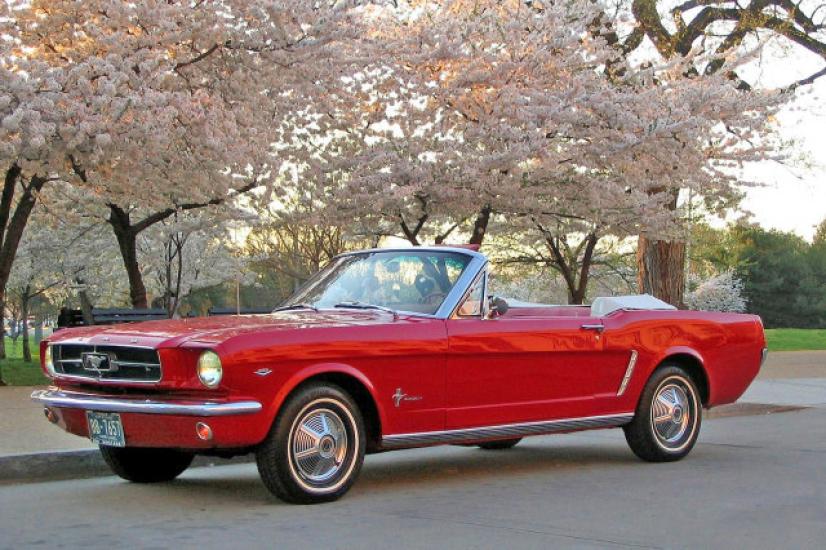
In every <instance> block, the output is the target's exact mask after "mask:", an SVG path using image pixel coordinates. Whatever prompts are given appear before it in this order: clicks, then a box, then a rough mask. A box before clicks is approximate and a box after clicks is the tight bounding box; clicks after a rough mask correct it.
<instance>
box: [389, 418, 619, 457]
mask: <svg viewBox="0 0 826 550" xmlns="http://www.w3.org/2000/svg"><path fill="white" fill-rule="evenodd" d="M633 418H634V413H633V412H630V413H625V414H612V415H604V416H587V417H583V418H566V419H563V420H547V421H546V420H543V421H539V422H523V423H519V424H502V425H498V426H485V427H481V428H467V429H461V430H445V431H436V432H419V433H406V434H396V435H388V436H385V437H383V438H382V440H381V445H382V447H384V448H386V449H398V448H403V447H420V446H425V445H440V444H442V443H462V442H469V441H481V440H485V439H495V438H506V437H521V436H526V435H544V434H551V433H555V432H566V431H573V430H583V429H590V428H612V427H617V426H622V425H623V424H627V423H629V422H631V420H632V419H633Z"/></svg>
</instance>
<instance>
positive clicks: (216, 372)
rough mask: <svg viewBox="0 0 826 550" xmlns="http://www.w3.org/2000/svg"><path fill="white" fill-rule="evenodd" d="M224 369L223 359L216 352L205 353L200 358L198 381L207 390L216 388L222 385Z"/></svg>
mask: <svg viewBox="0 0 826 550" xmlns="http://www.w3.org/2000/svg"><path fill="white" fill-rule="evenodd" d="M223 376H224V368H223V367H222V366H221V358H220V357H218V354H217V353H215V352H214V351H205V352H203V353H202V354H201V356H200V357H199V358H198V379H200V380H201V384H203V385H204V386H206V387H207V388H214V387H216V386H217V385H218V384H220V383H221V378H222V377H223Z"/></svg>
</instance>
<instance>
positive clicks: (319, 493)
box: [256, 384, 366, 504]
mask: <svg viewBox="0 0 826 550" xmlns="http://www.w3.org/2000/svg"><path fill="white" fill-rule="evenodd" d="M365 441H366V438H365V433H364V421H363V420H362V416H361V412H360V411H359V408H358V406H357V405H356V404H355V402H354V401H353V399H352V398H351V397H350V396H349V395H348V394H347V393H346V392H344V391H343V390H342V389H341V388H339V387H337V386H333V385H326V384H318V385H311V386H307V387H305V388H302V389H301V390H299V391H298V392H297V393H295V394H294V395H292V396H291V397H290V398H289V399H288V400H287V402H286V403H285V405H284V406H283V408H282V410H281V412H280V413H279V415H278V418H277V419H276V421H275V424H274V425H273V427H272V429H271V430H270V434H269V435H268V436H267V439H266V440H264V442H263V443H262V444H261V446H260V447H259V448H258V450H257V451H256V462H257V463H258V472H259V473H260V474H261V479H262V480H263V482H264V485H266V487H267V489H269V490H270V492H271V493H273V494H274V495H275V496H277V497H278V498H280V499H282V500H284V501H287V502H294V503H300V504H315V503H319V502H329V501H331V500H336V499H338V498H340V497H341V496H343V495H344V494H345V493H346V492H347V491H348V490H349V489H350V486H351V485H352V484H353V482H354V481H355V479H356V477H357V476H358V473H359V471H360V470H361V465H362V462H363V461H364V451H365Z"/></svg>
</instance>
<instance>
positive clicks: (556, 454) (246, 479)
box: [106, 440, 643, 506]
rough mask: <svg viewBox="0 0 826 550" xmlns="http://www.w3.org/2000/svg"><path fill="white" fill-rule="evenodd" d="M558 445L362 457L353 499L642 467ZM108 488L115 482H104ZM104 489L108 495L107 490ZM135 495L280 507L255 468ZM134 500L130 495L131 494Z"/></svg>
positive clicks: (211, 472)
mask: <svg viewBox="0 0 826 550" xmlns="http://www.w3.org/2000/svg"><path fill="white" fill-rule="evenodd" d="M603 441H604V442H594V443H590V442H587V443H582V442H581V441H578V442H577V443H575V444H573V445H560V444H557V443H550V442H548V441H544V442H532V441H527V442H522V443H521V444H520V445H519V446H517V447H515V448H513V449H509V450H505V451H485V450H482V449H478V448H476V447H460V446H449V447H433V448H428V449H415V450H408V451H402V452H392V453H382V454H378V455H371V456H368V457H366V460H365V464H364V467H363V468H362V471H361V474H360V476H359V479H358V480H357V481H356V484H355V486H354V493H356V492H357V493H358V495H359V496H360V497H361V498H364V497H369V495H371V494H383V493H386V492H391V491H398V490H401V489H404V490H407V489H409V488H410V487H412V486H415V487H416V488H417V489H420V490H421V489H426V488H427V487H428V486H432V487H433V488H440V487H445V486H446V485H453V484H478V483H479V482H480V480H485V479H490V480H496V481H498V482H502V481H507V479H508V478H514V479H516V478H520V477H524V476H531V475H536V474H541V473H545V474H547V473H549V472H559V473H560V474H561V473H564V472H567V471H572V470H582V469H585V468H592V467H593V468H604V467H606V466H612V467H616V466H622V465H627V466H629V467H633V466H635V465H638V464H643V463H642V462H641V461H639V460H638V459H637V458H636V457H635V456H634V455H633V454H632V453H631V452H630V450H628V448H627V447H625V446H624V445H622V446H620V445H618V444H615V443H612V442H610V440H609V441H605V440H603ZM107 479H108V480H110V483H111V484H119V480H115V479H114V478H107ZM110 483H107V484H106V485H107V486H108V487H109V488H110V489H111V484H110ZM132 491H139V492H140V493H141V495H142V496H149V494H155V495H158V496H161V495H162V496H163V498H164V499H165V500H166V501H167V503H169V502H170V499H171V500H172V501H180V503H181V505H182V506H186V505H187V503H191V502H198V503H199V504H201V505H213V504H218V503H220V504H221V505H228V504H232V503H246V504H247V505H255V504H261V503H271V504H277V503H280V501H278V500H277V499H276V498H275V497H272V496H270V494H269V493H268V492H267V491H266V489H265V488H264V486H263V484H262V483H261V481H260V479H259V477H258V471H257V470H256V468H255V465H254V464H243V465H232V466H217V467H211V468H195V469H192V470H190V471H188V472H186V473H185V474H184V475H183V476H182V477H181V478H179V479H177V480H175V481H174V482H171V483H165V484H158V485H133V484H128V483H126V482H123V484H122V485H120V487H118V492H119V493H122V496H124V495H125V494H129V493H131V492H132ZM132 494H134V493H132Z"/></svg>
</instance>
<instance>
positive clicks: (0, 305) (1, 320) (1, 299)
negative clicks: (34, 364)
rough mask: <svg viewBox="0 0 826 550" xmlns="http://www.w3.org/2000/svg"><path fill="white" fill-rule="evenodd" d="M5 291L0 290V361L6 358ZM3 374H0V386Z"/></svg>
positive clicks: (3, 289)
mask: <svg viewBox="0 0 826 550" xmlns="http://www.w3.org/2000/svg"><path fill="white" fill-rule="evenodd" d="M5 298H6V289H5V288H0V359H5V358H6V299H5ZM2 385H3V374H2V373H0V386H2Z"/></svg>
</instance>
